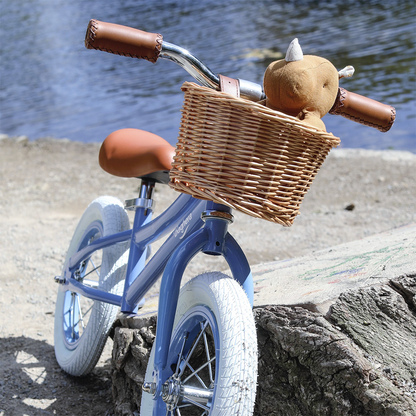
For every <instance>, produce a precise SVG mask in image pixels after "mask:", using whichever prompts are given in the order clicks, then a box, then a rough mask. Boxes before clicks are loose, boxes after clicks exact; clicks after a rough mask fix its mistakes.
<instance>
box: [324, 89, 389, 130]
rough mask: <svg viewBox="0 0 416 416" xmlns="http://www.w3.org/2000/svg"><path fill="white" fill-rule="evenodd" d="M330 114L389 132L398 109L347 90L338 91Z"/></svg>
mask: <svg viewBox="0 0 416 416" xmlns="http://www.w3.org/2000/svg"><path fill="white" fill-rule="evenodd" d="M329 113H330V114H337V115H341V116H343V117H346V118H348V119H349V120H352V121H355V122H357V123H360V124H364V125H365V126H369V127H374V128H376V129H377V130H380V131H381V132H386V131H389V130H390V128H391V126H392V125H393V123H394V120H395V119H396V109H395V108H394V107H392V106H390V105H387V104H382V103H380V102H378V101H375V100H372V99H371V98H367V97H364V96H362V95H359V94H356V93H354V92H350V91H347V90H346V89H345V88H339V89H338V95H337V99H336V100H335V103H334V105H333V106H332V108H331V110H329Z"/></svg>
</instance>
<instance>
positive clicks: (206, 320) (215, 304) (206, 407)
mask: <svg viewBox="0 0 416 416" xmlns="http://www.w3.org/2000/svg"><path fill="white" fill-rule="evenodd" d="M153 368H154V348H153V349H152V353H151V356H150V359H149V364H148V367H147V371H146V376H145V382H147V383H152V382H153V377H152V372H153ZM167 368H168V372H165V374H164V385H163V392H162V397H161V398H159V403H158V410H159V412H160V414H163V415H168V416H190V415H198V416H208V415H209V416H218V415H241V416H247V415H251V414H252V413H253V407H254V400H255V393H256V380H257V337H256V330H255V325H254V319H253V315H252V310H251V307H250V304H249V302H248V299H247V296H246V294H245V292H244V291H243V289H242V288H241V287H240V286H239V284H238V283H237V282H236V281H235V280H233V279H231V278H229V277H228V276H225V275H223V274H221V273H206V274H203V275H200V276H198V277H196V278H195V279H193V280H191V281H190V282H189V283H187V284H186V285H185V286H184V287H183V288H182V289H181V293H180V295H179V300H178V307H177V313H176V316H175V323H174V330H173V335H172V339H171V344H170V347H169V357H168V365H167ZM153 403H154V400H153V396H152V395H151V394H149V393H146V392H143V395H142V403H141V409H140V414H141V416H151V415H153Z"/></svg>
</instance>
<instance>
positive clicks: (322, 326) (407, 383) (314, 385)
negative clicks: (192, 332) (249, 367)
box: [254, 276, 416, 416]
mask: <svg viewBox="0 0 416 416" xmlns="http://www.w3.org/2000/svg"><path fill="white" fill-rule="evenodd" d="M407 284H409V285H410V286H411V287H413V288H414V287H415V286H416V277H415V276H413V277H412V276H407V277H401V278H398V279H395V280H393V281H392V282H390V283H388V284H385V285H381V286H378V287H368V288H360V289H358V290H350V291H347V292H345V293H343V294H341V295H340V296H339V298H338V299H337V300H336V302H335V303H334V304H333V306H332V307H331V309H330V311H329V313H328V314H327V316H323V315H322V314H320V313H318V312H311V311H309V310H307V309H304V308H302V307H289V306H277V305H274V306H268V307H264V308H257V309H255V311H254V313H255V316H256V322H257V328H258V342H259V352H260V355H259V380H258V381H259V384H258V392H257V402H256V409H255V414H256V415H264V414H267V415H276V416H277V415H285V416H291V415H293V416H294V415H331V416H337V415H339V416H341V415H356V416H367V415H368V416H370V415H372V416H376V415H377V416H383V415H406V416H407V415H408V416H411V415H413V416H414V415H415V414H416V394H415V393H414V392H415V382H416V349H415V345H416V319H415V314H414V309H413V310H412V307H410V306H409V305H408V303H407V302H406V301H405V299H404V298H403V297H402V295H401V293H398V292H397V291H396V290H394V289H393V287H396V286H405V285H407ZM414 293H416V292H414Z"/></svg>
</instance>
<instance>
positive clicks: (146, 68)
mask: <svg viewBox="0 0 416 416" xmlns="http://www.w3.org/2000/svg"><path fill="white" fill-rule="evenodd" d="M0 11H1V13H0V39H1V41H0V61H1V65H0V133H6V134H9V135H28V136H29V137H30V139H37V138H39V137H45V136H53V137H58V138H69V139H70V140H77V141H83V142H89V141H102V140H103V139H104V138H105V137H106V136H107V135H108V134H109V133H110V132H111V131H113V130H116V129H119V128H124V127H134V128H141V129H145V130H149V131H151V132H153V133H156V134H159V135H161V136H163V137H164V138H166V139H167V140H168V141H169V142H170V143H172V144H174V143H175V142H176V137H177V132H178V128H179V123H180V111H179V110H180V107H181V104H182V98H183V96H182V92H181V91H180V86H181V85H182V83H183V82H184V81H186V80H192V79H191V77H190V76H189V75H188V74H187V73H186V72H184V71H183V69H182V68H180V67H179V66H177V65H175V64H174V63H172V62H169V61H166V60H159V61H158V62H157V63H156V64H151V63H149V62H145V61H139V60H137V59H131V58H123V57H119V56H115V55H111V54H107V53H103V52H98V51H91V50H86V49H85V48H84V35H85V29H86V27H87V24H88V21H89V19H90V18H95V19H98V20H103V21H110V22H113V23H119V24H124V25H128V26H133V27H137V28H140V29H142V30H146V31H150V32H161V33H162V34H163V36H164V39H165V40H166V41H168V42H171V43H174V44H177V45H180V46H183V47H185V48H187V49H189V50H191V51H192V52H193V53H194V54H196V55H197V56H198V57H199V58H200V59H201V60H202V61H204V62H205V63H206V64H207V65H208V66H209V67H210V68H211V69H212V71H213V72H216V73H223V74H225V75H228V76H231V77H236V78H243V79H248V80H251V81H254V82H258V83H261V82H262V78H263V73H264V70H265V69H266V67H267V65H268V64H269V63H270V62H272V61H273V60H275V59H276V58H274V56H275V55H276V54H277V53H279V52H281V53H283V54H284V53H285V51H286V48H287V46H288V44H289V43H290V41H291V40H292V39H293V38H295V37H297V38H299V41H300V44H301V45H302V48H303V51H304V53H305V54H315V55H320V56H323V57H325V58H327V59H329V60H330V61H331V62H333V64H334V65H335V66H336V67H337V68H339V69H341V68H343V67H344V66H346V65H353V66H354V67H355V69H356V72H355V75H354V77H353V78H351V79H343V80H341V86H343V87H345V88H346V89H348V90H350V91H353V92H356V93H358V94H362V95H366V96H368V97H371V98H373V99H375V100H378V101H382V102H385V103H388V104H391V105H393V106H395V107H396V110H397V119H396V123H395V125H394V126H393V128H392V129H391V130H390V132H388V133H380V132H378V131H377V130H375V129H372V128H369V127H365V126H361V125H359V124H356V123H354V122H352V121H349V120H347V119H344V118H342V117H339V116H331V115H327V116H325V118H324V122H325V124H326V126H327V129H328V131H331V132H332V133H334V134H335V135H336V136H339V137H341V140H342V146H344V147H360V148H372V149H386V148H394V149H401V150H410V151H412V152H415V153H416V116H415V108H416V106H415V102H416V99H415V95H414V91H415V89H416V80H415V72H416V71H415V69H416V55H415V53H416V52H415V51H416V46H415V45H416V39H415V33H416V23H415V22H416V13H415V2H414V0H409V1H400V0H397V1H395V2H387V1H384V0H379V1H368V0H363V1H347V0H338V1H337V0H336V1H312V0H309V1H308V0H299V1H294V0H292V1H282V2H280V1H267V0H257V1H255V2H254V1H247V0H229V1H228V2H226V3H223V2H220V1H214V0H209V1H200V2H196V1H194V0H182V1H173V0H172V1H168V0H163V1H158V2H153V1H150V0H146V1H142V0H118V1H112V2H104V1H102V0H89V1H85V0H70V1H68V0H65V1H64V0H0Z"/></svg>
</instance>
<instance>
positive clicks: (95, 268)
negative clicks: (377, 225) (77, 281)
mask: <svg viewBox="0 0 416 416" xmlns="http://www.w3.org/2000/svg"><path fill="white" fill-rule="evenodd" d="M90 262H91V264H92V267H93V269H92V270H91V271H90V272H88V274H86V275H85V276H88V275H89V274H90V273H92V272H96V273H97V276H98V278H100V273H98V271H97V270H98V269H99V268H100V267H101V264H100V265H99V266H97V267H96V266H95V264H94V262H93V260H92V259H90ZM85 276H84V277H85Z"/></svg>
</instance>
